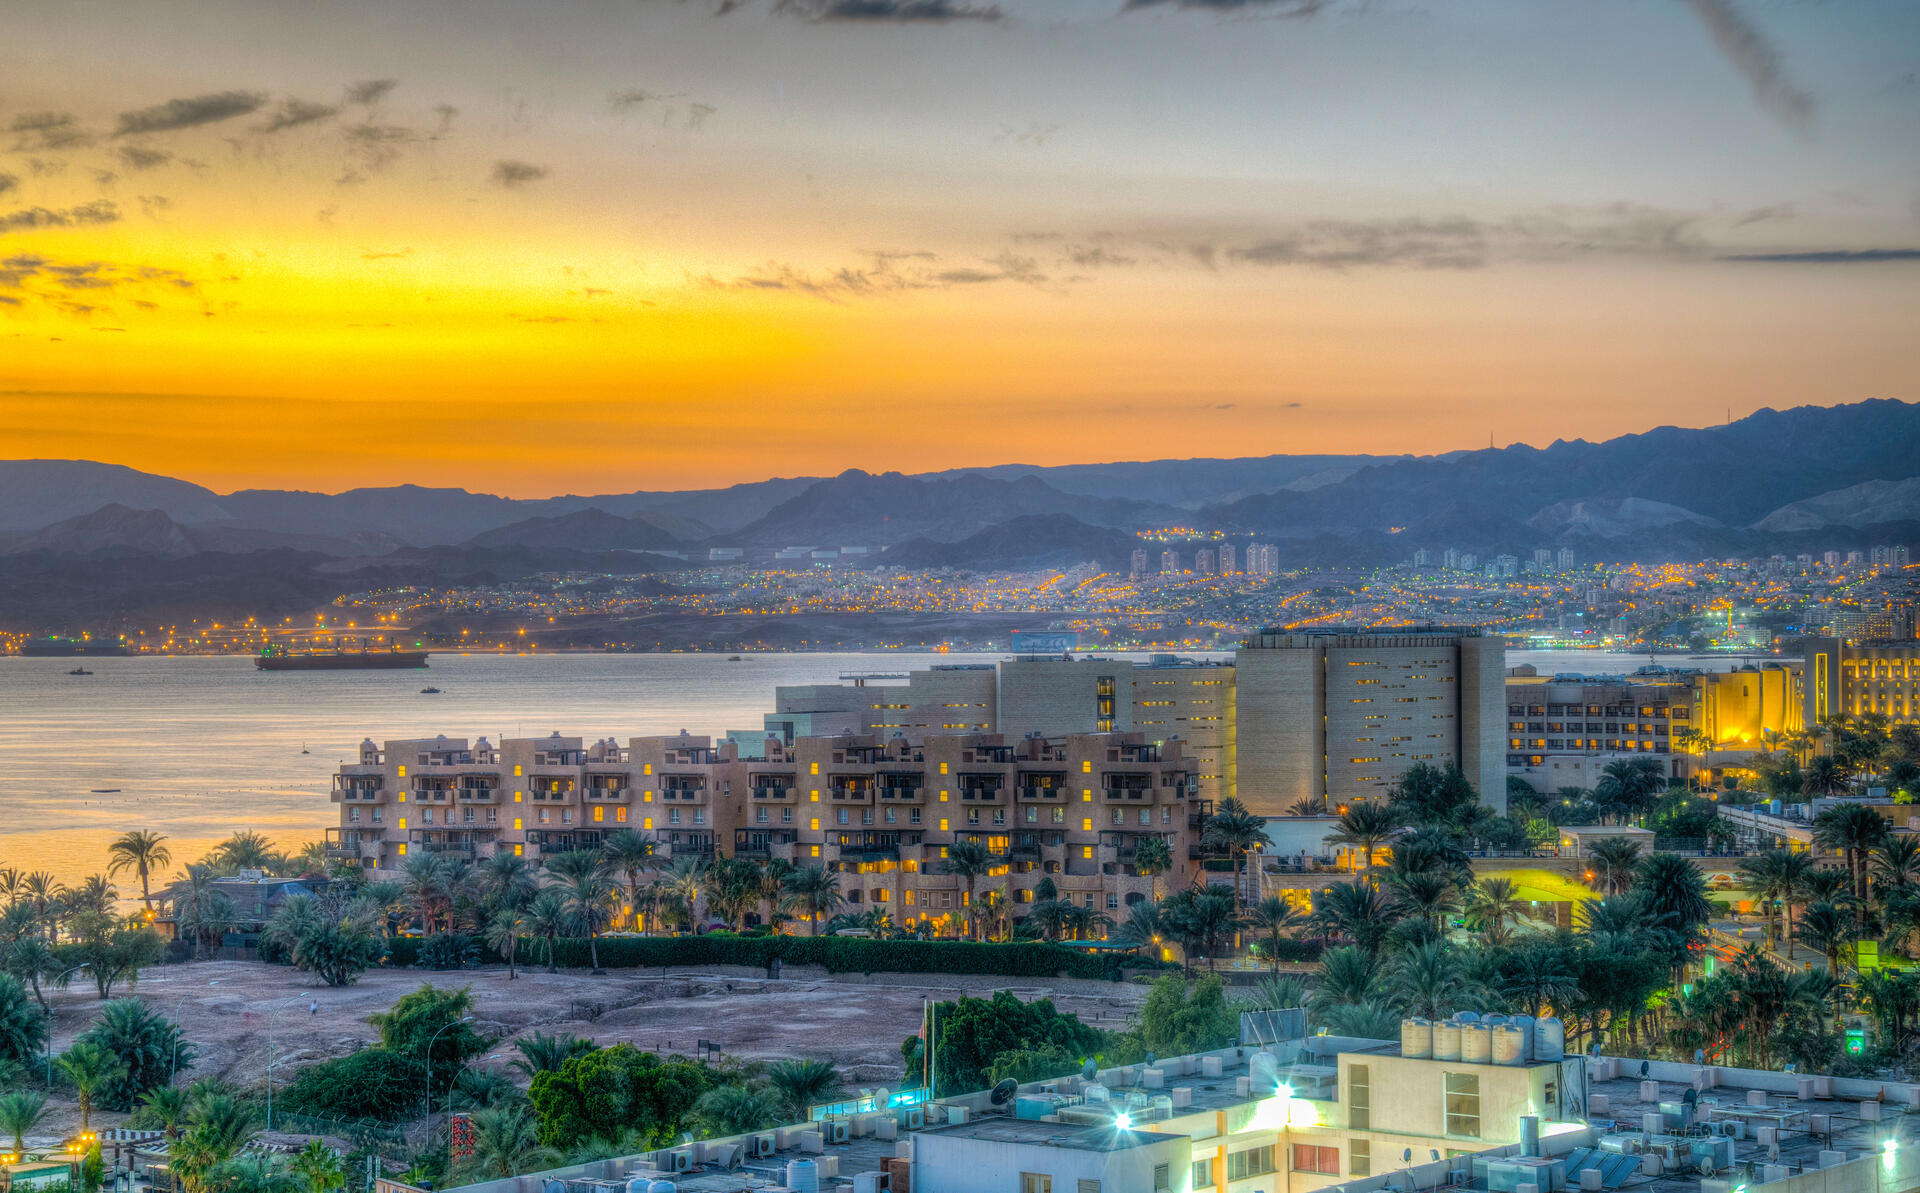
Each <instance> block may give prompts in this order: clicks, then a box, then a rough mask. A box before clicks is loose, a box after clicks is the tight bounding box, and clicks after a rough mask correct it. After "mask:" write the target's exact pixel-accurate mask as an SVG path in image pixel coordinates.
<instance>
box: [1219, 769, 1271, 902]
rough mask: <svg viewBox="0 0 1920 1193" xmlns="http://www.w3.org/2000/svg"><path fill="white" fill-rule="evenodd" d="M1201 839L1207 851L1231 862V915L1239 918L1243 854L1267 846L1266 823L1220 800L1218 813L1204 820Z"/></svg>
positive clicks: (1235, 804) (1238, 804)
mask: <svg viewBox="0 0 1920 1193" xmlns="http://www.w3.org/2000/svg"><path fill="white" fill-rule="evenodd" d="M1204 839H1205V841H1206V844H1207V847H1208V848H1209V849H1223V850H1225V851H1226V854H1227V860H1228V861H1229V862H1232V863H1233V914H1234V918H1235V919H1238V918H1239V916H1240V883H1241V880H1242V879H1243V878H1244V877H1245V875H1244V870H1245V867H1246V864H1247V855H1248V854H1249V853H1253V852H1255V851H1256V850H1259V849H1261V848H1263V847H1264V846H1265V845H1266V844H1267V822H1266V820H1265V819H1264V818H1262V817H1259V816H1255V815H1254V814H1253V813H1252V812H1249V811H1247V806H1246V805H1245V804H1243V803H1241V802H1240V801H1239V800H1237V799H1231V798H1229V799H1223V800H1221V801H1220V807H1219V810H1218V811H1216V812H1214V814H1213V815H1212V816H1210V817H1208V818H1207V824H1206V830H1205V836H1204Z"/></svg>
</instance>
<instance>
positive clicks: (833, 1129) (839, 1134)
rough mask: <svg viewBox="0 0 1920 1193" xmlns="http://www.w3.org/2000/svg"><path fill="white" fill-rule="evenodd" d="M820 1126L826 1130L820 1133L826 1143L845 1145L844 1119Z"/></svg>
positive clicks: (845, 1127)
mask: <svg viewBox="0 0 1920 1193" xmlns="http://www.w3.org/2000/svg"><path fill="white" fill-rule="evenodd" d="M822 1126H824V1127H825V1128H826V1130H824V1131H822V1132H821V1134H822V1136H823V1137H824V1138H825V1139H826V1141H827V1142H828V1143H845V1142H846V1141H847V1120H846V1119H843V1118H837V1119H834V1120H833V1121H832V1122H830V1123H823V1124H822Z"/></svg>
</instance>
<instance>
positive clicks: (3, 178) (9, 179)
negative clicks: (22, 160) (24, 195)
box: [0, 173, 20, 195]
mask: <svg viewBox="0 0 1920 1193" xmlns="http://www.w3.org/2000/svg"><path fill="white" fill-rule="evenodd" d="M19 185H20V176H19V175H18V174H7V173H0V195H4V194H6V193H7V192H8V191H10V190H12V189H14V188H15V187H17V186H19Z"/></svg>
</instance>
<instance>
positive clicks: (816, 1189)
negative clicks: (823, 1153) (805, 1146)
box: [787, 1160, 820, 1193]
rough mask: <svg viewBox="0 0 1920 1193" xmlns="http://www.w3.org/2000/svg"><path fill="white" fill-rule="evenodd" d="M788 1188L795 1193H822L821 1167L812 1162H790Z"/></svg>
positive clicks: (788, 1166) (788, 1162)
mask: <svg viewBox="0 0 1920 1193" xmlns="http://www.w3.org/2000/svg"><path fill="white" fill-rule="evenodd" d="M787 1188H789V1189H792V1190H793V1193H820V1166H819V1165H818V1164H815V1163H814V1162H813V1161H812V1160H788V1161H787Z"/></svg>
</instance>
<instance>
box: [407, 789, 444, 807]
mask: <svg viewBox="0 0 1920 1193" xmlns="http://www.w3.org/2000/svg"><path fill="white" fill-rule="evenodd" d="M407 798H408V799H410V800H412V801H413V802H414V803H416V804H444V803H446V802H448V801H449V800H451V799H452V798H453V788H451V787H416V788H415V789H414V790H413V791H412V792H410V793H409V794H408V796H407Z"/></svg>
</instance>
